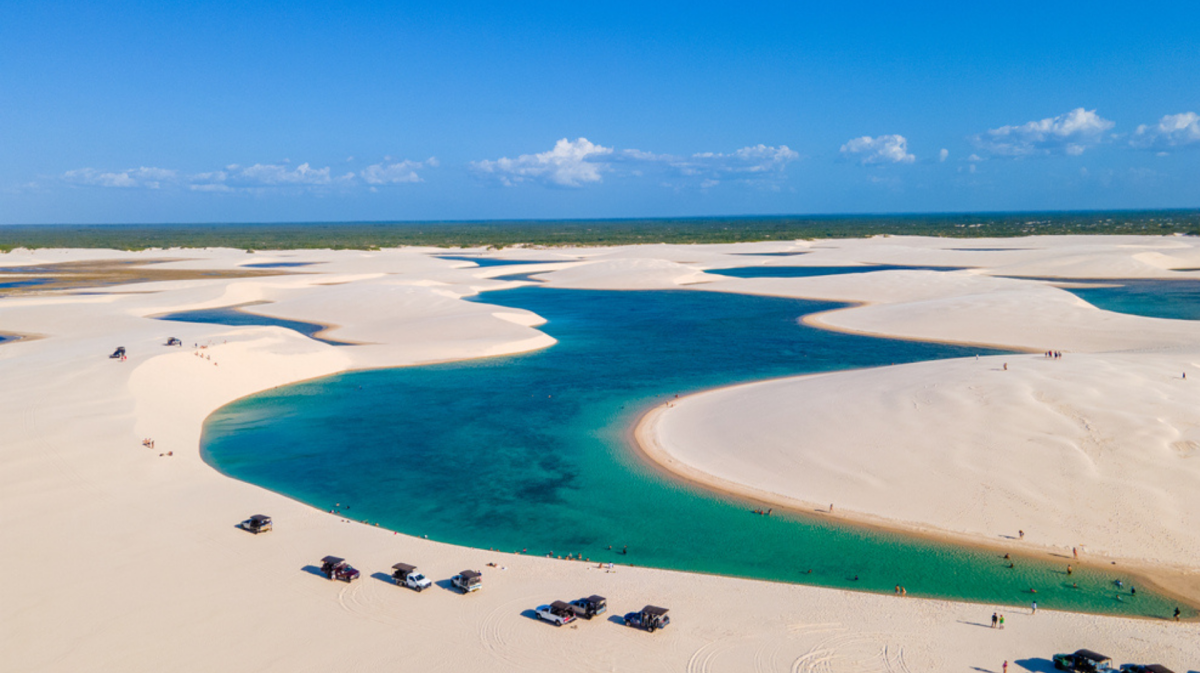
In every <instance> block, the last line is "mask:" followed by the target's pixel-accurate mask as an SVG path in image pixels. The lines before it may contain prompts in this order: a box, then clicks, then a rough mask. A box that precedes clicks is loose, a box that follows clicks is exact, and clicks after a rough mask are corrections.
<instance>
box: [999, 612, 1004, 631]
mask: <svg viewBox="0 0 1200 673" xmlns="http://www.w3.org/2000/svg"><path fill="white" fill-rule="evenodd" d="M1000 630H1001V631H1003V630H1004V615H1000Z"/></svg>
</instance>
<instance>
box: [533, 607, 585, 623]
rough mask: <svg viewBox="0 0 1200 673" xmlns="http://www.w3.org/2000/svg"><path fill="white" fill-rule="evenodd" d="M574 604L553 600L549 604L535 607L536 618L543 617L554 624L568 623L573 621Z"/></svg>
mask: <svg viewBox="0 0 1200 673" xmlns="http://www.w3.org/2000/svg"><path fill="white" fill-rule="evenodd" d="M575 613H576V610H575V606H573V605H571V604H570V603H566V602H563V601H554V602H553V603H551V604H550V605H539V606H538V607H537V616H538V619H544V620H546V621H548V622H550V623H551V624H554V625H555V626H562V625H563V624H570V623H571V622H573V621H575Z"/></svg>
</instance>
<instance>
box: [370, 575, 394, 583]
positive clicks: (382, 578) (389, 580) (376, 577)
mask: <svg viewBox="0 0 1200 673" xmlns="http://www.w3.org/2000/svg"><path fill="white" fill-rule="evenodd" d="M371 579H373V580H379V581H380V582H387V583H388V584H395V583H396V579H395V578H394V577H392V576H391V575H389V574H387V573H371Z"/></svg>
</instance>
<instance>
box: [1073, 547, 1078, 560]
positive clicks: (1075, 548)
mask: <svg viewBox="0 0 1200 673" xmlns="http://www.w3.org/2000/svg"><path fill="white" fill-rule="evenodd" d="M1071 553H1072V554H1074V555H1075V558H1079V547H1071Z"/></svg>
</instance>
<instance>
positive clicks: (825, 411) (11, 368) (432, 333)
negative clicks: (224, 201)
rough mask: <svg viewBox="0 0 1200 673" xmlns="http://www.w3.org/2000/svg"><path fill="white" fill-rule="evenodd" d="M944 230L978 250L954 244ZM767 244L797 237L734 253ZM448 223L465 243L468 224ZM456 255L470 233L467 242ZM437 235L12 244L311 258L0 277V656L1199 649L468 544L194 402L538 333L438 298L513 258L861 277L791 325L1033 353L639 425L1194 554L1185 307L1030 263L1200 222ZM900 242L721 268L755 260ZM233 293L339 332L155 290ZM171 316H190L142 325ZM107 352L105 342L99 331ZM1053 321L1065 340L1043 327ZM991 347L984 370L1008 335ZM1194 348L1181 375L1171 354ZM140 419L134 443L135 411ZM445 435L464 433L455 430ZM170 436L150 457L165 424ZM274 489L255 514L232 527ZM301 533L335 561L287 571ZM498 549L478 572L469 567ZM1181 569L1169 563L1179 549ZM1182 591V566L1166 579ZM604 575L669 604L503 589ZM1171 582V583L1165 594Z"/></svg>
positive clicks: (618, 273)
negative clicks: (1077, 228)
mask: <svg viewBox="0 0 1200 673" xmlns="http://www.w3.org/2000/svg"><path fill="white" fill-rule="evenodd" d="M971 248H988V249H994V248H1001V249H1004V250H1000V251H995V250H986V251H977V250H971ZM784 251H794V252H803V253H807V254H804V255H800V256H796V257H754V256H748V255H747V254H746V253H754V252H784ZM468 252H470V251H468ZM475 252H478V251H475ZM435 254H445V251H436V250H430V249H400V250H383V251H376V252H354V251H343V252H333V251H287V252H278V253H263V252H259V253H257V254H254V255H248V254H246V253H245V252H243V251H229V250H170V251H145V252H140V253H121V252H112V251H82V250H81V251H76V250H39V251H33V252H30V251H24V250H18V251H14V252H12V253H9V254H4V255H0V275H2V274H3V273H4V269H5V267H13V266H21V265H30V264H46V263H56V262H64V261H72V260H84V259H89V260H97V259H100V260H106V259H114V260H115V259H124V260H131V259H132V260H152V259H168V258H169V259H173V260H179V261H172V262H166V263H163V264H161V265H156V266H161V267H163V268H180V269H185V268H186V269H232V268H236V267H238V266H240V265H243V264H247V263H252V262H253V263H263V262H278V261H285V262H286V261H312V262H319V263H318V264H314V265H312V266H306V267H299V268H296V269H287V270H286V271H289V272H292V273H289V274H287V275H279V276H270V277H262V278H237V279H211V280H184V281H165V282H155V283H142V284H134V285H128V286H119V287H104V288H98V289H93V290H90V291H89V293H87V294H80V293H68V292H64V293H29V294H23V295H22V294H17V295H12V296H5V297H0V332H4V333H17V334H24V335H30V336H36V337H40V338H28V339H24V340H21V341H17V342H15V343H4V344H2V345H0V380H2V381H3V385H2V386H0V533H2V534H3V539H4V541H5V544H4V549H5V554H4V555H3V561H2V562H0V572H2V573H3V575H4V576H5V577H6V578H8V581H7V582H6V583H5V584H4V585H3V589H2V590H0V671H13V672H14V673H15V672H17V671H21V672H24V671H72V672H76V671H162V670H172V671H214V670H230V671H289V672H290V671H332V670H362V671H375V670H401V671H437V670H446V671H451V670H453V671H462V670H480V671H556V672H558V671H563V670H572V671H713V672H718V671H750V670H754V671H829V672H841V671H911V672H913V673H916V672H918V671H921V672H924V671H972V670H975V671H994V672H996V673H999V672H1000V667H1001V662H1003V661H1005V660H1007V661H1008V662H1009V664H1010V667H1011V668H1010V670H1017V671H1020V670H1022V668H1025V669H1027V670H1034V671H1042V670H1046V667H1047V666H1048V661H1047V660H1048V659H1049V657H1050V656H1051V655H1052V654H1054V653H1055V652H1062V651H1070V650H1075V649H1077V648H1081V647H1089V648H1092V649H1097V650H1100V651H1103V652H1105V653H1107V654H1110V655H1112V656H1113V657H1114V658H1115V659H1116V660H1117V661H1118V662H1127V661H1142V662H1144V663H1150V662H1152V661H1157V662H1161V663H1163V664H1166V665H1167V666H1169V667H1171V668H1172V669H1174V670H1176V671H1177V672H1181V671H1198V670H1200V624H1197V623H1181V624H1177V623H1173V622H1167V621H1156V620H1148V619H1121V618H1111V617H1097V616H1091V615H1078V614H1069V613H1056V612H1048V611H1043V612H1039V613H1038V614H1037V615H1034V616H1030V615H1028V614H1027V611H1026V610H1014V609H1011V608H1004V609H1002V610H1001V611H1002V612H1004V613H1005V614H1006V616H1007V620H1008V628H1007V629H1005V630H1004V631H1002V632H1001V631H996V630H992V629H990V628H987V627H986V622H987V621H988V618H989V617H990V615H991V613H992V611H993V610H994V609H995V607H994V606H989V605H972V604H964V603H954V602H945V601H933V600H918V599H914V598H904V599H902V598H896V597H893V596H890V595H889V596H881V595H874V594H863V593H854V592H846V591H839V590H832V589H821V588H812V587H803V586H795V585H784V584H775V583H767V582H757V581H749V580H740V579H732V578H722V577H714V576H702V575H691V574H686V573H678V572H669V571H661V570H651V569H644V568H620V569H618V571H617V572H615V573H605V572H603V571H601V570H598V569H596V568H594V567H591V566H590V565H589V564H584V563H576V562H566V561H556V560H551V559H544V558H529V557H520V556H513V555H507V554H499V553H491V552H487V551H483V550H474V549H467V548H461V547H454V546H450V545H445V544H440V543H435V542H431V541H427V540H423V539H419V538H414V537H409V536H403V535H396V534H393V533H391V532H389V531H386V530H382V529H378V528H374V527H368V526H365V525H361V524H357V523H349V522H345V521H343V520H342V519H341V518H340V517H338V516H335V515H331V514H328V513H325V512H322V511H318V510H316V509H313V508H311V507H308V506H306V505H303V504H300V503H298V502H296V501H293V500H290V499H288V498H286V497H283V496H281V495H277V494H274V493H271V492H269V491H266V490H263V489H261V488H259V487H256V486H253V485H250V484H247V483H243V482H239V481H235V480H233V479H230V478H228V477H225V476H223V475H221V474H220V473H218V472H217V471H216V470H214V469H212V468H211V467H209V466H208V465H207V464H205V463H204V462H203V461H202V460H201V458H200V454H199V445H200V432H201V426H202V423H203V421H204V419H205V418H206V417H207V416H208V415H209V414H210V413H211V412H212V411H213V410H215V409H217V408H218V407H220V406H222V405H224V404H226V403H228V402H230V401H232V400H235V399H237V398H239V397H242V396H245V395H248V394H251V393H253V392H256V391H261V390H264V389H269V388H271V387H274V386H278V385H283V384H287V383H291V382H295V381H300V380H304V379H309V378H313V377H318V376H324V375H328V374H333V373H337V372H342V371H347V370H352V369H361V368H370V367H391V366H402V365H411V364H420V363H429V362H437V361H446V360H455V359H464V358H475V357H487V356H493V355H498V354H504V353H513V352H521V351H527V350H531V349H537V348H545V347H551V346H552V345H553V343H554V340H553V339H552V338H550V337H549V336H547V335H545V334H544V333H542V332H540V331H539V330H538V329H537V326H538V325H539V324H540V323H541V319H540V318H539V316H536V315H534V314H532V313H529V312H527V311H520V310H514V309H509V308H503V309H493V308H491V307H488V306H487V305H485V304H479V303H472V302H465V301H462V300H461V298H462V297H465V296H470V295H474V294H476V293H478V292H479V291H481V290H484V289H491V288H497V287H505V286H509V285H515V283H510V282H506V281H496V280H491V279H490V278H491V277H492V276H501V275H506V274H512V273H528V272H540V273H539V275H538V276H537V277H538V278H539V279H540V280H543V281H545V282H546V283H547V284H548V285H550V286H555V287H573V288H604V289H638V288H687V289H690V290H695V291H719V292H746V293H758V294H770V295H776V296H792V297H804V298H815V299H829V300H837V301H846V302H855V303H859V304H861V305H860V306H857V307H854V308H849V309H844V310H840V311H836V312H832V313H826V314H823V315H819V316H814V317H813V318H812V320H811V321H810V322H812V323H814V324H817V325H820V326H823V327H827V328H831V329H841V330H848V331H855V332H863V333H870V334H875V335H881V336H895V337H901V338H912V339H931V340H945V341H954V342H961V343H978V344H990V345H994V346H997V347H1001V348H1008V349H1022V350H1028V351H1033V352H1032V353H1021V354H1017V355H1008V356H996V357H987V358H981V359H980V360H978V361H976V360H974V359H969V360H958V361H944V362H934V363H920V364H913V365H903V366H896V367H885V368H879V369H873V370H863V371H855V372H844V373H838V374H829V375H820V376H811V377H801V378H795V379H786V380H779V381H771V382H763V383H756V384H750V385H745V386H739V387H736V388H730V389H723V390H718V391H711V392H707V393H702V394H699V395H695V396H693V397H690V398H687V399H684V400H681V401H680V402H679V403H678V404H674V405H673V406H672V407H671V408H663V409H660V410H659V411H658V412H657V413H656V414H655V415H654V416H653V418H651V419H650V420H649V422H648V423H647V424H646V425H644V427H643V430H644V432H643V435H644V436H645V437H647V438H648V441H652V442H653V443H654V444H655V445H656V446H657V449H658V450H659V451H661V452H663V454H664V456H660V458H662V459H664V460H666V461H668V462H670V463H672V469H676V470H678V471H680V472H681V473H684V474H686V475H687V476H688V477H689V478H693V479H697V480H700V481H705V480H707V481H708V482H709V483H712V484H716V485H720V486H723V487H726V486H727V487H729V488H730V490H739V489H741V490H743V492H747V493H753V494H756V495H760V496H762V497H763V498H764V499H765V500H771V501H777V502H783V503H800V504H816V505H818V506H827V505H828V503H829V502H836V503H837V508H838V510H839V512H843V511H844V512H845V513H846V514H847V515H849V516H851V517H857V518H862V519H864V520H868V521H873V522H876V523H880V524H883V525H889V526H894V527H898V528H901V529H904V528H910V529H917V530H921V531H924V532H926V533H930V534H938V535H946V536H951V537H955V536H957V537H961V538H962V539H964V540H979V541H987V540H997V539H1001V538H1000V536H1005V535H1013V534H1015V532H1016V531H1017V530H1018V529H1022V530H1024V531H1026V533H1027V535H1026V539H1025V540H1024V541H1023V542H1022V544H1025V545H1028V546H1029V548H1030V550H1037V549H1042V550H1064V549H1065V550H1069V549H1070V548H1071V547H1073V546H1075V547H1080V548H1081V549H1082V550H1084V554H1085V556H1086V557H1087V558H1089V559H1097V558H1104V559H1108V558H1113V559H1120V560H1121V561H1122V562H1123V563H1124V562H1129V563H1131V564H1138V563H1140V564H1143V565H1145V567H1147V568H1158V569H1161V570H1163V572H1166V573H1168V574H1171V575H1172V576H1173V577H1175V578H1177V581H1178V582H1179V583H1178V584H1177V585H1176V586H1175V587H1174V588H1178V589H1180V590H1181V591H1182V590H1185V589H1187V587H1188V586H1189V584H1188V583H1189V581H1191V580H1189V579H1188V578H1193V579H1194V578H1198V577H1200V561H1197V559H1200V467H1198V465H1200V462H1197V461H1200V322H1190V321H1174V320H1161V319H1152V318H1141V317H1136V316H1128V315H1119V314H1113V313H1108V312H1105V311H1101V310H1099V309H1096V308H1094V307H1092V306H1091V305H1089V304H1087V303H1086V302H1083V301H1081V300H1079V299H1078V298H1076V297H1075V296H1074V295H1072V294H1070V293H1068V292H1066V291H1064V290H1061V289H1059V288H1056V287H1054V286H1053V284H1052V283H1049V282H1045V281H1038V280H1028V279H1013V278H1005V277H1004V276H1024V277H1043V276H1045V277H1056V278H1063V279H1083V278H1173V279H1176V278H1177V279H1181V278H1200V272H1197V271H1174V270H1173V269H1187V268H1193V269H1194V268H1200V241H1197V240H1196V239H1194V238H1182V237H1169V238H1151V237H1040V238H1026V239H1001V240H974V239H967V240H964V239H925V238H905V237H891V238H875V239H868V240H830V241H814V242H805V241H798V242H781V243H764V244H746V245H736V246H735V245H724V246H640V247H634V248H605V249H600V248H593V249H558V250H523V249H522V250H509V251H504V252H501V253H497V256H502V257H511V258H525V259H533V260H553V261H552V262H548V263H547V264H545V265H537V266H534V265H530V266H519V267H514V266H507V267H486V268H484V267H476V266H473V265H472V264H471V263H469V262H460V261H449V260H441V259H437V258H435V257H433V256H432V255H435ZM883 263H886V264H906V265H944V266H962V267H971V268H969V269H966V270H962V271H952V272H938V271H885V272H877V273H872V274H856V275H845V276H825V277H813V278H793V279H734V278H727V277H719V276H714V275H712V274H705V273H704V270H705V269H712V268H721V267H729V266H748V265H752V264H772V265H787V264H803V265H814V266H824V265H845V264H883ZM251 302H268V303H263V304H259V305H256V306H253V307H251V308H250V309H248V310H252V311H255V312H259V313H263V314H268V315H274V316H279V317H285V318H290V319H297V320H305V321H309V322H316V323H322V324H326V325H331V326H335V327H333V328H332V329H331V330H329V331H328V336H329V337H330V338H333V339H339V340H343V341H352V342H357V343H360V344H363V345H358V346H354V347H334V346H329V345H326V344H323V343H320V342H317V341H314V340H312V339H308V338H307V337H304V336H302V335H300V334H298V333H296V332H293V331H291V330H287V329H282V328H278V327H236V328H235V327H224V326H219V325H201V324H191V323H177V322H163V321H158V320H154V319H153V318H151V317H150V316H154V315H158V314H162V313H166V312H172V311H181V310H189V309H196V308H214V307H224V306H231V305H240V304H247V303H251ZM169 336H176V337H179V338H181V339H182V340H183V342H184V344H185V345H186V346H191V345H192V344H195V343H200V344H211V345H210V346H209V347H207V348H205V349H203V351H202V352H203V355H204V357H198V356H197V355H195V353H196V352H197V349H194V348H190V347H186V348H182V349H179V348H167V347H165V346H163V345H162V344H163V342H164V341H165V340H166V338H167V337H169ZM118 345H123V346H125V347H126V348H127V349H128V352H129V359H128V361H125V362H119V361H116V360H110V359H108V357H107V355H108V354H109V353H110V352H112V350H113V348H115V347H116V346H118ZM1048 349H1056V350H1060V351H1064V352H1065V355H1064V357H1063V358H1062V359H1061V360H1046V359H1044V358H1043V357H1042V356H1041V355H1040V353H1041V352H1042V351H1045V350H1048ZM1005 363H1007V365H1008V368H1007V370H1004V369H1003V364H1005ZM1185 372H1186V373H1187V374H1188V375H1187V378H1186V379H1184V378H1182V376H1181V375H1182V374H1183V373H1185ZM146 437H152V438H154V440H155V442H156V446H155V448H154V449H153V450H151V449H149V448H146V447H143V446H142V445H141V440H142V439H143V438H146ZM465 448H469V447H465ZM167 451H172V452H173V455H172V456H169V457H168V456H162V457H160V456H159V454H160V453H164V452H167ZM256 512H263V513H268V514H270V515H272V516H273V517H274V519H275V522H276V530H275V532H273V533H271V534H269V535H265V536H253V535H249V534H247V533H245V532H243V531H240V530H238V529H236V528H235V527H234V526H235V524H236V523H237V522H239V521H241V520H242V519H244V518H246V517H247V516H249V515H250V514H253V513H256ZM326 554H336V555H338V556H344V557H346V558H348V559H349V560H350V561H351V562H352V563H353V564H354V565H355V566H356V567H358V568H359V569H360V570H362V571H363V578H362V579H360V580H359V581H358V582H355V583H354V584H353V585H344V584H341V583H331V582H329V581H327V580H326V579H325V578H324V577H323V576H320V575H318V574H314V573H313V572H311V570H306V567H307V566H312V565H313V564H314V563H317V562H318V560H319V559H320V558H321V557H322V556H324V555H326ZM398 561H405V562H409V563H415V564H417V565H418V566H420V567H421V569H422V570H423V571H425V572H426V573H427V574H428V575H429V576H430V577H431V578H432V579H435V580H440V579H445V578H448V577H449V576H450V575H452V574H454V573H456V572H458V571H460V570H462V569H464V568H475V569H482V570H484V573H485V582H486V586H485V588H484V589H483V590H482V591H480V592H478V593H476V594H473V595H470V596H459V595H457V594H455V593H452V592H450V591H446V590H443V589H440V588H437V587H435V588H434V589H433V590H432V591H427V592H424V593H421V594H416V593H412V592H409V591H406V590H402V589H399V588H397V587H395V586H393V585H390V584H387V583H385V582H383V581H380V580H379V579H377V578H374V577H372V576H371V575H372V573H379V572H390V566H391V565H392V564H393V563H396V562H398ZM489 562H494V563H496V564H497V565H498V566H503V567H504V568H505V569H504V570H500V569H499V568H496V569H493V568H490V567H486V564H487V563H489ZM1181 578H1182V579H1181ZM1193 588H1194V587H1193ZM591 593H599V594H603V595H606V596H607V597H608V599H609V605H610V611H611V612H612V613H616V614H621V613H623V612H625V611H628V610H632V609H635V608H639V607H641V606H642V605H644V604H646V603H655V604H660V605H665V606H667V607H669V608H671V614H672V617H673V624H672V625H671V626H670V627H669V628H667V629H666V630H664V631H661V632H658V633H655V634H647V633H643V632H640V631H635V630H632V629H628V628H624V627H621V626H618V625H616V624H613V623H610V622H608V621H605V620H594V621H592V622H584V623H582V624H580V625H579V626H578V628H562V629H556V628H554V627H552V626H549V625H547V624H544V623H541V622H538V621H536V620H534V619H531V618H529V617H528V616H525V615H523V613H524V612H526V611H528V610H530V609H532V608H533V607H535V606H536V605H538V604H539V603H544V602H548V601H550V600H554V599H571V598H576V597H579V596H583V595H587V594H591ZM1192 595H1193V596H1195V594H1192Z"/></svg>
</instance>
